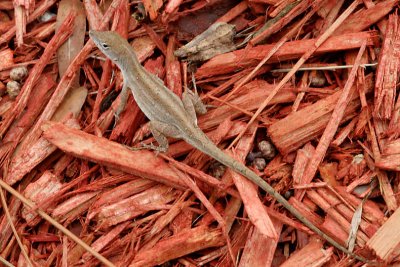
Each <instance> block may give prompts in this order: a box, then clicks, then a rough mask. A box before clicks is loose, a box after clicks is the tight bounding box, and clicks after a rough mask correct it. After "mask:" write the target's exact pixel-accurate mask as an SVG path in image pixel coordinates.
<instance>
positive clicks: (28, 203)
mask: <svg viewBox="0 0 400 267" xmlns="http://www.w3.org/2000/svg"><path fill="white" fill-rule="evenodd" d="M0 186H1V187H2V188H4V189H5V190H6V191H8V192H9V193H10V194H12V195H13V196H15V197H16V198H18V199H19V200H21V201H22V202H23V203H24V204H25V205H26V206H28V207H29V208H31V209H35V208H36V205H35V203H34V202H32V201H31V200H29V199H27V198H25V197H24V196H23V195H21V194H20V193H19V192H18V191H16V190H15V189H14V188H12V187H11V186H9V185H8V184H6V183H5V182H4V181H3V180H2V179H0ZM35 211H36V212H37V213H38V214H39V215H40V216H41V217H42V218H43V219H45V220H46V221H48V222H49V223H51V224H52V225H53V226H54V227H55V228H57V229H58V230H60V231H61V232H63V233H64V234H65V235H66V236H68V237H69V238H71V239H72V240H73V241H75V242H76V243H77V244H78V245H80V246H81V247H83V248H84V249H85V250H86V251H87V252H89V253H90V254H92V255H93V256H94V257H95V258H96V259H98V260H99V261H100V262H102V263H103V264H104V265H106V266H108V267H115V265H114V264H113V263H112V262H111V261H109V260H107V259H106V258H105V257H103V256H102V255H101V254H100V253H98V252H97V251H95V250H94V249H93V248H92V247H90V246H89V245H87V244H86V243H85V242H83V241H82V240H81V239H80V238H79V237H77V236H76V235H74V234H73V233H72V232H70V231H69V230H68V229H67V228H65V227H64V226H63V225H61V224H60V223H59V222H57V221H56V220H54V219H53V218H52V217H51V216H50V215H48V214H47V213H46V212H44V211H42V210H40V209H36V210H35Z"/></svg>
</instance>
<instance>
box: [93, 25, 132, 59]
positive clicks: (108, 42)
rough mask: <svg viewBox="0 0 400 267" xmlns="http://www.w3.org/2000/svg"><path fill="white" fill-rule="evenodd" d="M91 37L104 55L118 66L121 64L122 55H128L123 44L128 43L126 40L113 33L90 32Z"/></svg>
mask: <svg viewBox="0 0 400 267" xmlns="http://www.w3.org/2000/svg"><path fill="white" fill-rule="evenodd" d="M89 36H90V38H92V40H93V42H94V43H95V45H96V46H97V47H98V48H99V49H100V51H101V52H103V54H104V55H106V56H107V57H108V58H110V59H111V60H112V61H114V62H115V63H116V64H118V63H121V62H118V61H119V60H120V59H121V58H122V57H121V55H124V54H126V51H124V45H123V44H124V43H128V42H127V41H126V40H125V39H124V38H122V37H121V36H120V35H119V34H118V33H116V32H113V31H103V32H101V31H89ZM128 45H129V44H128Z"/></svg>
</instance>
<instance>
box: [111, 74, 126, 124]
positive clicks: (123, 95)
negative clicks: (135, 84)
mask: <svg viewBox="0 0 400 267" xmlns="http://www.w3.org/2000/svg"><path fill="white" fill-rule="evenodd" d="M128 97H129V88H128V86H127V85H126V82H125V81H124V83H123V85H122V90H121V93H120V102H119V104H118V107H117V110H116V111H115V113H114V117H115V123H114V126H115V125H116V124H117V122H118V120H119V115H120V114H121V113H122V111H124V109H125V106H126V102H127V101H128Z"/></svg>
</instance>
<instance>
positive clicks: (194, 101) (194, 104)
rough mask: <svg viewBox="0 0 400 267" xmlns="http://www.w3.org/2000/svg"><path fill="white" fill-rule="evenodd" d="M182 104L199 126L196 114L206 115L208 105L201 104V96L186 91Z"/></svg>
mask: <svg viewBox="0 0 400 267" xmlns="http://www.w3.org/2000/svg"><path fill="white" fill-rule="evenodd" d="M182 103H183V107H184V108H185V110H186V112H187V113H188V114H189V115H190V117H191V118H192V119H193V121H194V122H195V123H196V124H197V116H196V114H205V113H206V112H207V108H206V105H204V104H203V102H201V99H200V96H199V95H198V94H197V91H196V92H192V91H190V90H188V89H186V90H185V91H184V92H183V94H182Z"/></svg>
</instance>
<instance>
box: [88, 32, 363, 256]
mask: <svg viewBox="0 0 400 267" xmlns="http://www.w3.org/2000/svg"><path fill="white" fill-rule="evenodd" d="M89 35H90V37H91V38H92V40H93V41H94V43H95V44H96V46H97V47H98V48H99V49H100V50H101V51H102V52H103V53H104V54H105V55H106V56H107V57H108V58H110V59H111V60H112V61H113V62H114V63H115V64H116V65H117V66H118V67H119V69H120V70H121V72H122V75H123V78H124V85H123V89H122V92H121V94H122V96H121V102H124V101H126V98H127V91H128V90H127V88H128V87H129V88H130V89H131V91H132V94H133V96H134V98H135V101H136V103H137V104H138V106H139V108H140V109H141V110H142V111H143V113H144V114H145V115H146V116H147V117H148V118H149V120H150V129H151V131H152V133H153V135H154V137H155V139H156V140H157V141H158V143H159V145H160V147H164V150H163V151H165V150H166V149H167V147H168V141H167V139H166V137H165V136H170V137H174V138H179V139H183V140H185V141H186V142H187V143H189V144H190V145H192V146H193V147H195V148H197V149H198V150H200V151H201V152H203V153H205V154H207V155H209V156H211V157H212V158H214V159H216V160H217V161H219V162H221V163H222V164H224V165H226V166H227V167H229V168H231V169H233V170H234V171H236V172H238V173H239V174H241V175H243V176H245V177H247V178H248V179H250V180H251V181H252V182H254V183H255V184H256V185H258V186H259V187H261V188H262V189H263V190H265V191H266V192H267V193H268V194H270V195H272V197H274V198H275V199H276V200H277V201H278V202H279V203H281V204H282V205H283V206H284V207H285V208H286V209H287V210H288V211H289V212H290V213H292V214H293V215H294V216H295V217H296V218H297V219H299V220H300V221H301V222H302V223H304V224H305V225H306V226H307V227H309V228H310V229H311V230H313V231H314V232H315V233H317V234H318V235H320V236H321V237H322V238H324V239H325V240H327V241H328V242H329V243H331V244H332V245H334V246H335V247H336V248H338V249H340V250H341V251H343V252H345V253H346V254H348V255H350V256H353V257H355V258H357V259H358V260H361V261H366V259H364V258H362V257H360V256H358V255H356V254H354V253H352V252H350V251H348V250H347V249H346V248H345V247H343V246H342V245H340V244H339V243H337V242H336V241H335V240H333V239H332V238H331V237H329V236H327V235H326V234H325V233H323V232H322V231H321V230H319V228H318V227H316V226H315V225H314V224H312V223H311V222H310V221H309V220H308V219H306V218H305V217H304V216H303V215H302V214H301V213H300V212H299V211H298V210H297V209H295V208H294V207H293V206H292V205H291V204H290V203H289V202H288V201H287V200H286V199H285V198H284V197H283V196H282V195H280V194H279V193H278V192H277V191H275V189H274V188H272V187H271V186H270V185H269V184H268V183H267V182H266V181H264V180H263V179H262V178H261V177H259V176H258V175H257V174H256V173H254V172H253V171H252V170H250V169H249V168H247V167H246V166H245V165H244V164H242V163H241V162H239V161H237V160H235V159H233V158H232V157H230V156H229V155H227V154H225V153H224V152H223V151H222V150H220V149H219V148H218V147H217V146H216V145H215V144H214V143H213V142H212V141H211V140H210V139H209V138H208V137H207V136H206V135H205V134H204V132H203V131H202V130H201V129H200V128H199V127H198V126H197V119H196V114H195V109H196V105H198V103H196V102H195V100H194V98H193V95H190V94H187V93H186V94H185V93H184V95H183V97H182V100H181V99H180V98H179V97H178V96H177V95H175V94H174V93H173V92H171V91H170V90H169V89H168V88H167V87H166V86H165V85H164V83H163V82H162V81H161V80H160V79H159V78H158V77H156V76H155V75H153V74H151V73H148V72H147V71H146V70H145V69H144V68H143V67H142V65H141V64H140V62H139V61H138V59H137V57H136V55H135V52H134V51H133V49H132V47H131V46H130V44H129V43H128V42H127V41H126V40H125V39H123V38H122V37H121V36H120V35H119V34H117V33H115V32H99V31H90V32H89ZM119 112H121V110H117V114H118V113H119Z"/></svg>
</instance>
